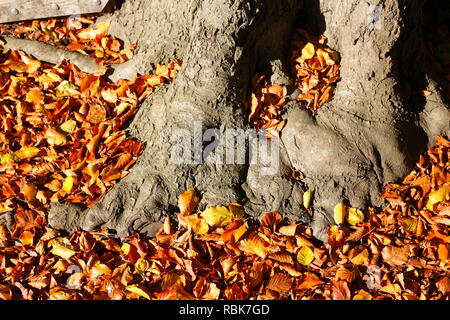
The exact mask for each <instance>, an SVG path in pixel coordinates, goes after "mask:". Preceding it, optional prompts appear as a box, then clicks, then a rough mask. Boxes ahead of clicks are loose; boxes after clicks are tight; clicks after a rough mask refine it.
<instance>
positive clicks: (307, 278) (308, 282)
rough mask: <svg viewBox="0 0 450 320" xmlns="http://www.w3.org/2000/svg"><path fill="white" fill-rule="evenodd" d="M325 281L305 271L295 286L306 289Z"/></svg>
mask: <svg viewBox="0 0 450 320" xmlns="http://www.w3.org/2000/svg"><path fill="white" fill-rule="evenodd" d="M324 283H325V282H324V281H323V280H321V279H320V278H319V277H318V276H317V275H315V274H314V273H311V272H306V273H305V274H304V277H303V278H302V280H300V283H299V285H298V286H297V289H298V290H307V289H311V288H314V287H317V286H320V285H322V284H324Z"/></svg>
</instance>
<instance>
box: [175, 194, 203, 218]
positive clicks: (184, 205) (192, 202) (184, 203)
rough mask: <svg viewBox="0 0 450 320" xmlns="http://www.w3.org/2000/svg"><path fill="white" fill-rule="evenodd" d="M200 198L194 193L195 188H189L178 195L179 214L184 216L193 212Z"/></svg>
mask: <svg viewBox="0 0 450 320" xmlns="http://www.w3.org/2000/svg"><path fill="white" fill-rule="evenodd" d="M199 201H200V199H199V198H198V197H197V195H196V194H195V189H194V188H191V189H189V190H188V191H186V192H184V193H182V194H181V195H180V196H179V197H178V207H179V208H180V214H181V215H182V216H186V215H189V214H191V213H192V212H194V210H195V208H197V205H198V202H199Z"/></svg>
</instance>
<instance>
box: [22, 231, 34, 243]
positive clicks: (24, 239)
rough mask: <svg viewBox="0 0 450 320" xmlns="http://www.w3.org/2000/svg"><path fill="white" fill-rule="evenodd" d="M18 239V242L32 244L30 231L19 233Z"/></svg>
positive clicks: (32, 235) (32, 238)
mask: <svg viewBox="0 0 450 320" xmlns="http://www.w3.org/2000/svg"><path fill="white" fill-rule="evenodd" d="M19 239H20V242H22V245H24V246H29V245H31V244H33V240H34V234H33V232H31V231H24V232H22V234H21V235H20V238H19Z"/></svg>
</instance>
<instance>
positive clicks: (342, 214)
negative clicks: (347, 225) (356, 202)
mask: <svg viewBox="0 0 450 320" xmlns="http://www.w3.org/2000/svg"><path fill="white" fill-rule="evenodd" d="M347 212H348V208H347V206H346V205H345V204H344V203H343V202H339V203H338V204H337V205H336V206H335V207H334V211H333V213H334V222H335V223H336V224H343V223H344V221H345V219H346V218H347Z"/></svg>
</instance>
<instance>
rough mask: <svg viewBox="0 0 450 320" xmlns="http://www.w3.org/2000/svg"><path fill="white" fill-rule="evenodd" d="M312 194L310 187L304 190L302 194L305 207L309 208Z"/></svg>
mask: <svg viewBox="0 0 450 320" xmlns="http://www.w3.org/2000/svg"><path fill="white" fill-rule="evenodd" d="M312 196H313V191H312V190H311V189H308V190H306V191H305V193H304V194H303V206H304V207H305V209H309V207H310V205H311V199H312Z"/></svg>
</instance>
